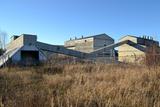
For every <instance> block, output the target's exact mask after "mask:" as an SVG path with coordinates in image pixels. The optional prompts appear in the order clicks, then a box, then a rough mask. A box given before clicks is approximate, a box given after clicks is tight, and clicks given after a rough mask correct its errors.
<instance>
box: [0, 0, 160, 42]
mask: <svg viewBox="0 0 160 107" xmlns="http://www.w3.org/2000/svg"><path fill="white" fill-rule="evenodd" d="M0 29H1V30H4V31H6V32H7V33H8V35H9V36H11V35H14V34H15V35H19V34H22V33H27V34H37V35H38V40H39V41H43V42H47V43H51V44H63V43H64V41H65V40H68V39H69V38H70V37H75V36H77V37H81V36H82V35H84V36H87V35H94V34H100V33H106V34H108V35H110V36H111V37H113V38H114V39H115V40H116V41H117V40H118V39H119V38H120V37H122V36H124V35H128V34H130V35H137V36H141V35H149V36H153V37H154V38H155V39H156V40H160V36H159V35H160V1H159V0H0Z"/></svg>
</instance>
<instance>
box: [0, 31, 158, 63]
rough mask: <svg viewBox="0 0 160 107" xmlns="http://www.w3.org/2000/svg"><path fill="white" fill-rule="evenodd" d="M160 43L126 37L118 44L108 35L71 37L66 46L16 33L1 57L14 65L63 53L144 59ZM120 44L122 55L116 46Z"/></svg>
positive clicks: (116, 59) (104, 58)
mask: <svg viewBox="0 0 160 107" xmlns="http://www.w3.org/2000/svg"><path fill="white" fill-rule="evenodd" d="M152 45H156V46H157V47H159V42H158V41H155V40H153V38H147V37H136V36H130V35H127V36H124V37H123V38H121V39H120V40H119V41H118V42H117V43H115V42H114V39H113V38H111V37H110V36H108V35H106V34H99V35H93V36H88V37H83V36H82V37H81V38H75V39H70V40H68V41H66V42H65V44H64V46H61V45H51V44H47V43H43V42H39V41H37V36H36V35H30V34H22V35H20V36H17V35H14V36H12V38H11V42H10V43H9V44H8V45H7V46H6V52H5V53H4V54H3V55H2V56H1V57H0V66H2V65H4V64H6V63H11V64H24V65H33V64H37V63H39V62H44V61H46V60H48V58H49V57H50V56H51V55H52V54H63V55H68V56H73V57H76V58H80V59H87V60H88V59H89V60H94V61H102V62H107V63H111V62H140V61H141V60H142V58H143V57H145V53H146V50H147V48H148V47H150V46H152ZM117 47H118V55H116V52H117V51H115V48H117Z"/></svg>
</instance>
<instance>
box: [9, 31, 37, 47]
mask: <svg viewBox="0 0 160 107" xmlns="http://www.w3.org/2000/svg"><path fill="white" fill-rule="evenodd" d="M36 42H37V36H36V35H28V34H22V35H21V36H19V37H18V38H17V39H15V40H13V41H11V42H10V43H9V44H8V45H7V46H6V48H7V50H12V49H15V48H17V47H21V46H23V45H30V46H31V45H35V43H36Z"/></svg>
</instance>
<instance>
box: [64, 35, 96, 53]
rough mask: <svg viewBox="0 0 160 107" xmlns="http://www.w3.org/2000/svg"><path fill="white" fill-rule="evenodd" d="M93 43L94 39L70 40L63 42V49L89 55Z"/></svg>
mask: <svg viewBox="0 0 160 107" xmlns="http://www.w3.org/2000/svg"><path fill="white" fill-rule="evenodd" d="M93 41H94V38H84V39H83V38H82V39H78V40H70V41H67V42H65V47H67V48H68V49H73V50H77V51H80V52H85V53H90V52H92V51H93V50H94V48H93Z"/></svg>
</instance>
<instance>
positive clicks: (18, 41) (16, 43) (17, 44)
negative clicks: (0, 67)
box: [6, 36, 23, 50]
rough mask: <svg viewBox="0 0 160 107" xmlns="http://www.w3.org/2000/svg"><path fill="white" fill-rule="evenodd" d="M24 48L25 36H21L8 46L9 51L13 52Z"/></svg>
mask: <svg viewBox="0 0 160 107" xmlns="http://www.w3.org/2000/svg"><path fill="white" fill-rule="evenodd" d="M21 46H23V36H20V37H19V38H17V39H16V40H14V41H11V42H10V43H9V44H8V45H7V46H6V48H7V50H12V49H15V48H17V47H21Z"/></svg>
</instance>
